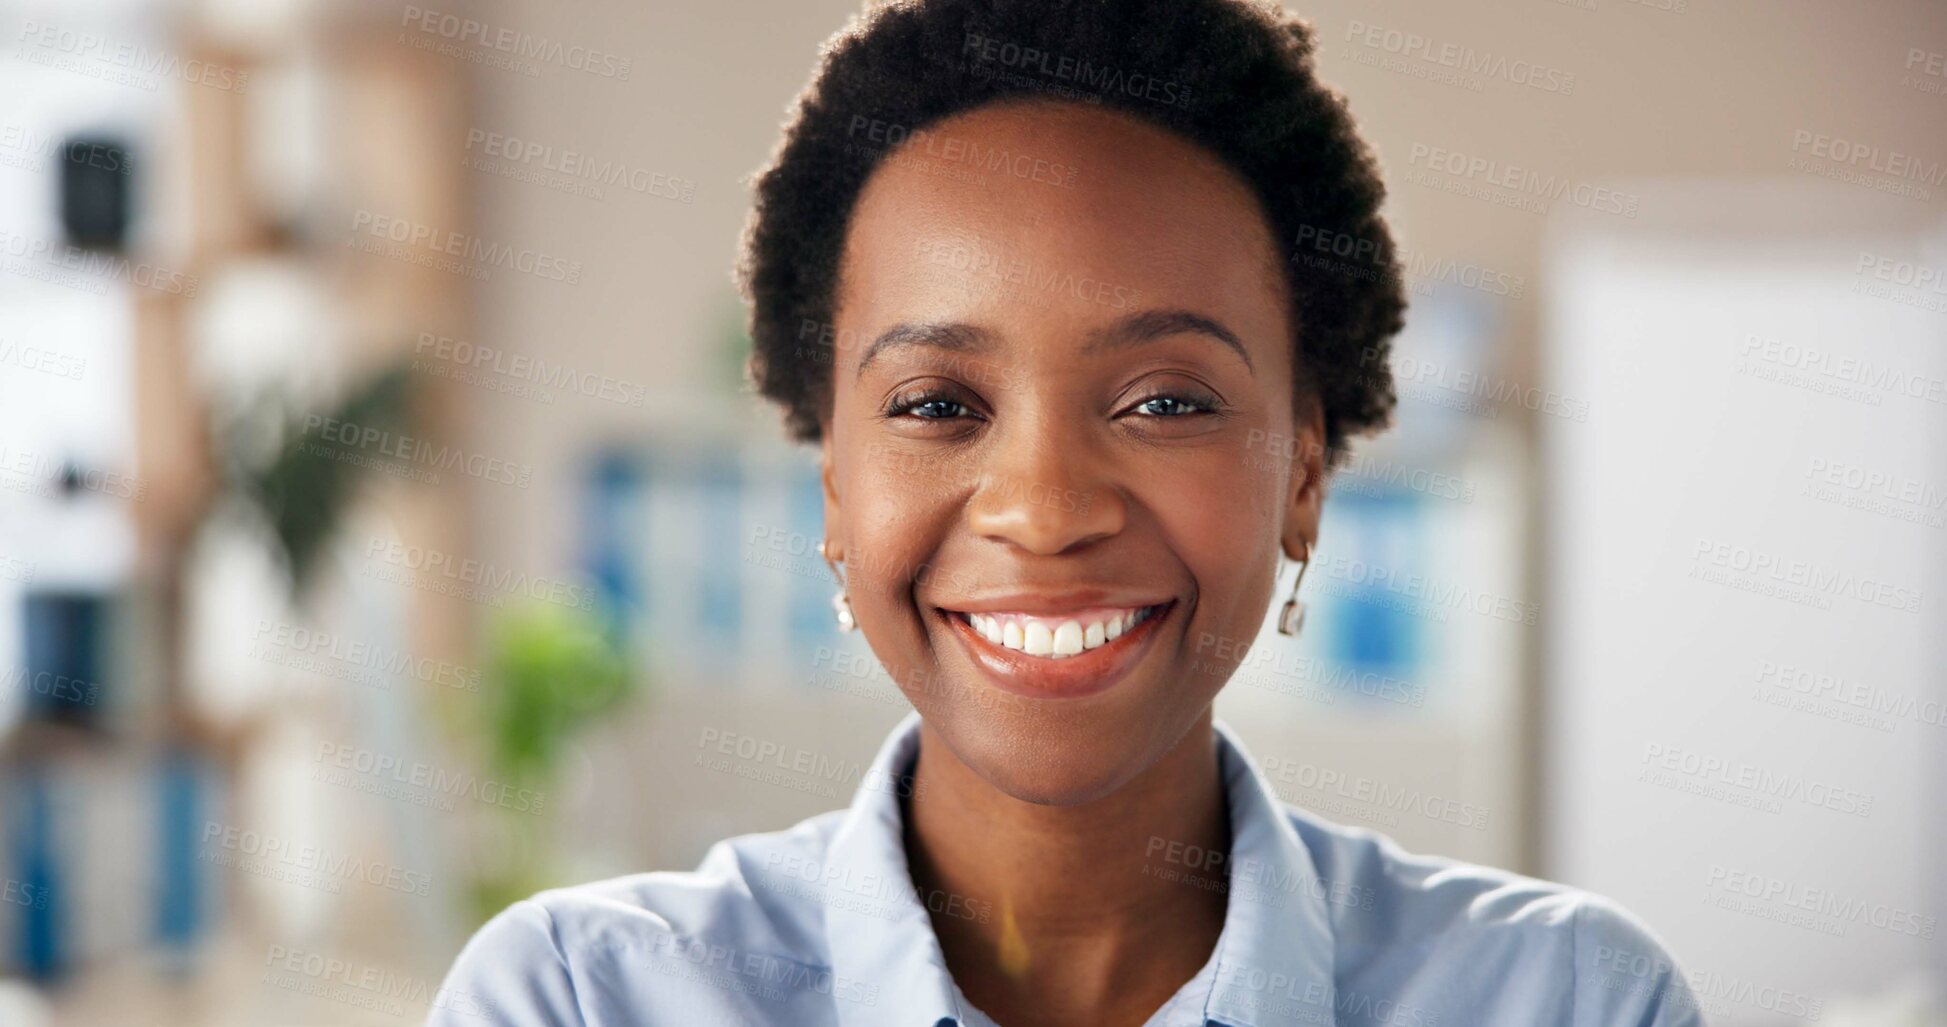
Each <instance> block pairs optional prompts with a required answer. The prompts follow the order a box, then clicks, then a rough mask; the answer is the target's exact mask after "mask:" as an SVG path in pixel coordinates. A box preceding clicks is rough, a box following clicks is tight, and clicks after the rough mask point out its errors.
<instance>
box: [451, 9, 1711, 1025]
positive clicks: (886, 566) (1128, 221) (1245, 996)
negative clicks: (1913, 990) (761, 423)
mask: <svg viewBox="0 0 1947 1027" xmlns="http://www.w3.org/2000/svg"><path fill="white" fill-rule="evenodd" d="M1312 47H1313V37H1312V34H1311V31H1310V29H1309V28H1308V27H1307V26H1305V25H1304V24H1302V23H1300V22H1298V21H1296V20H1294V19H1292V18H1290V17H1289V16H1287V15H1285V14H1284V13H1282V12H1281V11H1280V10H1278V9H1276V8H1275V7H1265V6H1260V5H1258V4H1255V3H1250V2H1248V0H1072V2H1066V3H1058V2H1051V0H908V2H903V3H895V4H887V5H884V6H881V7H879V8H877V9H875V10H872V11H869V12H868V13H867V14H866V15H865V16H864V17H863V18H862V19H861V20H860V21H859V22H857V23H855V24H854V25H853V26H852V27H850V28H849V29H848V30H847V31H846V32H845V33H843V34H842V35H841V36H840V38H838V39H837V40H836V41H835V44H834V45H833V46H831V47H829V48H828V49H827V51H826V56H825V60H824V64H823V67H822V69H821V71H820V72H819V74H818V76H817V78H816V79H815V80H814V82H813V83H812V85H811V86H810V87H809V88H808V89H807V90H806V92H805V94H804V96H803V97H802V99H801V101H800V105H799V108H798V112H797V116H796V119H795V121H794V122H793V123H792V124H791V125H790V127H789V128H788V129H787V132H786V137H785V140H784V143H783V145H782V146H781V148H780V149H779V150H778V151H777V153H776V155H775V157H774V159H773V162H772V164H771V166H770V167H769V168H768V169H767V170H766V171H765V172H764V174H763V176H762V177H761V179H759V181H758V187H757V192H758V202H757V209H756V212H755V216H754V218H753V220H752V224H751V228H750V231H749V234H748V238H747V240H746V254H745V260H744V265H743V267H742V280H743V283H744V285H745V288H746V290H747V292H748V294H749V297H750V299H751V302H752V306H753V322H752V335H753V338H754V340H755V343H756V350H755V354H754V356H753V360H752V371H753V375H754V377H755V379H756V381H757V383H758V385H759V387H760V389H761V391H762V392H763V393H764V395H766V396H767V397H769V398H771V399H772V400H774V401H776V402H777V403H779V404H780V405H781V406H782V408H783V411H784V413H785V418H786V422H787V424H788V426H789V428H790V430H791V431H792V433H793V434H794V435H795V436H796V437H797V438H799V439H802V440H805V441H808V442H816V443H818V444H819V445H820V446H821V449H822V461H823V463H822V466H823V483H824V495H825V518H826V536H827V538H826V550H825V555H826V557H827V559H828V560H830V561H831V563H832V565H833V568H834V570H835V572H837V573H838V574H839V575H840V580H841V583H842V586H843V588H842V591H841V592H840V594H839V596H838V597H837V599H836V606H837V614H838V619H839V622H840V626H841V627H844V628H847V629H849V628H850V627H851V626H852V625H853V624H854V623H855V624H856V625H857V626H858V627H859V628H860V629H862V630H863V631H864V634H865V638H866V640H867V641H868V642H869V643H870V645H871V647H872V649H873V652H874V653H875V654H876V655H877V656H878V658H879V659H880V661H881V662H882V663H883V664H884V666H885V668H886V670H887V671H888V672H889V673H890V674H891V676H892V677H893V678H894V679H895V680H896V681H898V682H900V684H901V687H902V689H903V690H904V691H905V693H906V695H907V696H908V698H909V699H910V700H911V701H912V704H913V706H914V707H915V711H916V712H915V713H914V714H913V715H911V716H909V717H908V718H907V720H906V721H905V722H904V723H902V724H901V725H900V727H899V728H898V729H897V730H896V731H895V732H894V733H893V735H892V736H891V737H890V738H889V739H888V740H887V742H886V744H885V746H884V747H883V748H882V750H881V751H880V753H879V756H878V758H877V760H876V761H875V762H874V763H873V765H872V769H871V770H870V771H868V772H867V773H866V774H864V775H863V779H862V782H861V786H860V788H859V790H858V794H857V797H856V799H855V800H854V802H853V804H852V806H851V808H850V809H847V810H842V811H835V812H833V813H829V814H825V815H823V816H819V817H815V818H812V819H811V820H808V821H805V822H804V823H802V824H799V825H798V826H797V827H795V828H792V829H791V830H789V831H783V832H778V833H773V834H763V835H753V836H746V837H741V838H734V839H730V840H728V841H725V842H721V843H719V844H718V845H717V846H715V847H714V848H713V849H712V850H711V851H710V853H709V854H708V855H707V856H706V857H705V859H704V861H703V863H702V865H701V866H700V867H699V868H698V869H697V871H695V872H694V873H653V874H643V875H636V876H632V877H627V878H622V879H618V880H615V881H609V882H603V883H598V884H592V885H585V886H582V887H578V888H568V889H562V890H557V891H550V892H546V893H543V894H541V895H539V896H536V897H535V898H533V899H531V900H528V901H525V902H521V903H517V904H516V905H515V906H513V907H512V908H510V909H508V910H507V911H506V912H504V913H502V914H501V915H500V916H499V917H497V918H495V919H494V920H493V921H492V922H491V923H489V924H488V925H487V926H486V927H484V928H483V929H482V930H481V931H480V933H479V934H478V935H477V936H476V937H475V938H474V939H473V941H472V942H471V943H470V944H469V945H468V946H467V948H466V950H465V951H464V952H463V953H462V954H461V956H460V958H459V960H458V962H457V964H456V965H455V967H454V969H453V971H452V975H451V977H450V979H449V981H448V986H447V989H446V990H445V991H443V992H442V1003H441V1004H442V1006H443V1007H446V1006H450V1007H451V1008H453V1009H455V1010H458V1009H461V1008H462V1007H464V1008H465V1009H466V1010H467V1011H469V1012H471V1013H475V1014H478V1016H474V1017H461V1016H459V1015H457V1013H455V1014H454V1015H452V1016H450V1017H449V1018H448V1019H449V1020H450V1021H451V1022H456V1023H457V1022H463V1021H465V1020H473V1019H477V1018H479V1017H481V1016H483V1017H485V1018H486V1019H488V1020H489V1021H492V1022H505V1023H521V1024H529V1023H532V1024H541V1023H550V1024H552V1023H589V1024H603V1025H621V1024H672V1025H685V1027H686V1025H689V1024H703V1023H759V1024H789V1025H817V1024H841V1023H842V1024H886V1025H891V1024H902V1025H921V1024H924V1025H933V1024H948V1023H950V1024H966V1025H985V1024H989V1023H1000V1024H1006V1025H1008V1027H1018V1025H1038V1024H1063V1025H1071V1024H1108V1025H1125V1024H1126V1025H1136V1024H1157V1025H1161V1024H1170V1025H1174V1024H1204V1023H1220V1024H1236V1025H1246V1024H1248V1025H1269V1024H1285V1023H1307V1024H1316V1023H1340V1024H1388V1025H1397V1027H1430V1025H1434V1024H1454V1025H1459V1024H1567V1023H1575V1024H1630V1025H1639V1024H1689V1023H1696V1022H1699V1019H1698V1016H1697V1012H1696V1008H1695V1005H1694V1002H1693V1001H1692V1000H1691V998H1690V993H1689V991H1688V990H1687V988H1686V986H1685V984H1684V981H1683V979H1682V976H1681V974H1680V973H1679V972H1678V971H1677V970H1676V969H1675V968H1674V967H1673V965H1672V962H1671V960H1670V958H1669V957H1668V956H1667V955H1666V954H1665V953H1664V951H1663V949H1662V947H1661V946H1660V945H1659V944H1658V943H1657V942H1656V941H1655V940H1654V939H1653V937H1652V936H1651V935H1650V934H1649V933H1648V932H1647V931H1646V930H1645V929H1644V928H1643V927H1641V926H1640V925H1639V924H1638V923H1636V922H1635V921H1634V920H1633V919H1631V918H1630V917H1629V915H1628V914H1626V913H1624V912H1622V911H1620V910H1619V909H1617V907H1615V906H1613V905H1611V904H1608V903H1606V902H1604V901H1602V900H1600V899H1597V898H1595V897H1593V896H1590V895H1587V894H1583V893H1579V892H1576V891H1573V890H1570V889H1567V888H1563V887H1560V886H1556V885H1552V884H1547V883H1544V882H1539V881H1534V880H1530V879H1526V878H1521V877H1516V876H1513V875H1510V874H1506V873H1503V872H1500V871H1496V870H1490V869H1485V868H1481V867H1474V866H1467V865H1464V864H1457V863H1454V862H1451V861H1446V860H1440V859H1433V858H1426V857H1420V856H1413V855H1408V854H1406V853H1403V852H1402V851H1400V850H1399V849H1398V848H1397V847H1396V846H1394V845H1393V844H1392V843H1391V842H1389V841H1387V840H1386V839H1384V838H1381V837H1379V836H1377V835H1374V834H1372V833H1370V832H1366V831H1361V830H1354V829H1347V828H1342V827H1338V826H1335V825H1332V824H1329V823H1326V822H1323V821H1320V820H1318V819H1316V818H1314V817H1312V816H1310V815H1307V814H1305V813H1302V812H1299V811H1296V810H1293V809H1290V808H1288V807H1285V806H1283V805H1282V804H1280V803H1279V802H1278V800H1277V799H1276V797H1275V796H1274V794H1273V793H1272V791H1271V789H1270V787H1269V785H1268V784H1267V782H1266V781H1265V780H1264V779H1263V778H1262V777H1261V776H1260V775H1259V773H1258V772H1257V771H1256V769H1255V768H1254V767H1253V766H1252V762H1251V759H1250V757H1249V755H1248V754H1247V753H1245V752H1244V750H1243V748H1242V747H1241V746H1240V745H1239V744H1238V742H1237V740H1236V738H1235V737H1234V736H1233V735H1232V734H1231V733H1230V731H1229V730H1228V729H1227V728H1226V727H1224V726H1223V725H1221V724H1219V723H1216V722H1214V721H1213V719H1212V714H1211V702H1212V700H1213V699H1214V697H1215V696H1216V694H1217V691H1218V690H1219V689H1220V688H1222V687H1223V685H1224V683H1225V681H1226V680H1227V679H1228V678H1229V676H1230V674H1231V672H1232V671H1233V670H1234V669H1235V668H1236V666H1237V663H1238V661H1239V660H1240V659H1241V658H1242V656H1243V655H1244V646H1245V645H1246V644H1248V642H1249V641H1250V640H1251V639H1253V638H1255V637H1256V635H1257V632H1258V627H1259V625H1260V624H1261V622H1262V621H1263V618H1264V617H1265V615H1266V612H1267V609H1268V607H1269V604H1270V602H1271V601H1272V598H1273V595H1272V593H1273V588H1274V585H1275V583H1276V575H1277V572H1278V569H1279V557H1280V554H1282V555H1283V556H1284V557H1287V558H1289V559H1291V560H1292V561H1297V562H1299V563H1300V564H1302V562H1303V561H1306V560H1308V559H1309V557H1310V555H1311V551H1312V547H1313V545H1314V544H1315V543H1316V541H1317V539H1318V534H1319V511H1320V504H1321V500H1322V497H1323V489H1324V482H1325V476H1326V472H1327V470H1328V469H1329V468H1330V467H1331V466H1332V464H1333V461H1334V460H1336V459H1337V458H1338V457H1339V456H1340V455H1341V454H1342V453H1343V452H1344V450H1345V446H1346V443H1347V440H1348V438H1349V437H1350V436H1352V435H1354V434H1357V433H1361V432H1365V431H1369V430H1372V429H1375V428H1378V427H1380V426H1382V425H1383V424H1384V422H1385V421H1386V420H1387V418H1388V416H1389V412H1390V409H1391V407H1392V404H1393V393H1392V383H1391V380H1390V377H1389V375H1388V373H1387V370H1386V368H1387V364H1386V359H1385V357H1386V351H1387V345H1388V341H1389V340H1390V338H1391V337H1392V336H1393V335H1394V334H1395V333H1396V332H1397V331H1398V329H1399V327H1400V325H1401V315H1402V311H1403V308H1404V302H1403V298H1402V289H1401V279H1400V272H1399V268H1398V265H1397V263H1396V261H1395V259H1394V256H1393V252H1392V246H1391V240H1390V237H1389V235H1388V232H1387V229H1386V226H1385V224H1384V222H1383V221H1382V220H1381V219H1380V217H1379V213H1378V210H1379V205H1380V200H1381V197H1382V195H1383V188H1382V186H1381V183H1380V180H1379V177H1378V174H1377V170H1376V166H1375V162H1374V160H1373V158H1372V156H1371V154H1370V153H1369V151H1368V150H1367V148H1366V147H1365V146H1364V144H1363V143H1362V142H1361V141H1360V140H1359V138H1358V137H1357V135H1356V134H1355V132H1354V129H1353V125H1352V121H1351V119H1350V117H1349V116H1348V114H1347V113H1346V111H1345V108H1344V106H1343V104H1342V102H1341V101H1340V100H1339V99H1338V97H1337V96H1336V95H1335V94H1333V93H1331V92H1329V91H1328V90H1327V89H1325V88H1324V87H1323V86H1321V85H1320V84H1319V83H1318V82H1317V81H1316V79H1315V78H1314V77H1313V66H1312V59H1311V54H1312ZM1317 240H1328V241H1329V242H1330V246H1331V252H1332V253H1333V254H1335V255H1336V256H1335V257H1334V259H1333V261H1330V262H1326V263H1324V264H1321V263H1320V262H1318V261H1315V260H1311V261H1300V260H1298V259H1297V258H1298V255H1299V247H1300V246H1301V245H1302V244H1305V243H1307V242H1308V241H1309V242H1315V241H1317ZM1301 621H1302V607H1300V606H1298V605H1297V597H1296V590H1295V588H1294V592H1293V599H1292V601H1290V602H1288V603H1287V604H1286V605H1285V607H1284V609H1283V611H1282V616H1281V623H1280V626H1281V629H1283V630H1286V631H1287V632H1288V633H1291V632H1295V631H1296V630H1297V629H1298V628H1299V626H1300V622H1301ZM436 1019H437V1017H436Z"/></svg>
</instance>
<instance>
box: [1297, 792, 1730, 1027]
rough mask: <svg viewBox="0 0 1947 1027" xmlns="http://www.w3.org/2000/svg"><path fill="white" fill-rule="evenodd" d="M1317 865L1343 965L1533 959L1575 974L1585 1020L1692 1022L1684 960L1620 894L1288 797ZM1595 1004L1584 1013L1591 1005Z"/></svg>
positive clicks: (1473, 966) (1457, 964) (1371, 971)
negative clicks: (1358, 821) (1406, 839)
mask: <svg viewBox="0 0 1947 1027" xmlns="http://www.w3.org/2000/svg"><path fill="white" fill-rule="evenodd" d="M1284 811H1285V814H1286V816H1287V817H1288V818H1289V820H1290V821H1291V824H1292V827H1293V828H1294V829H1295V830H1296V831H1297V833H1298V835H1299V837H1300V839H1301V840H1302V841H1303V842H1304V843H1305V847H1306V849H1307V851H1308V852H1309V854H1310V855H1311V858H1312V861H1313V863H1314V864H1315V866H1316V869H1317V872H1318V876H1319V880H1320V883H1321V886H1322V893H1323V894H1325V895H1327V896H1328V897H1329V902H1328V909H1329V910H1330V914H1329V915H1330V916H1331V919H1332V924H1333V932H1334V934H1335V936H1336V941H1337V955H1338V965H1339V970H1340V972H1341V973H1342V974H1348V975H1352V976H1357V975H1359V974H1361V973H1364V974H1366V975H1367V976H1372V977H1390V976H1393V975H1395V974H1396V973H1398V972H1399V969H1398V968H1399V967H1400V966H1402V965H1406V964H1411V965H1413V966H1419V967H1429V966H1430V967H1441V966H1451V967H1452V968H1453V970H1454V972H1455V974H1456V975H1467V976H1476V975H1479V974H1482V973H1484V972H1485V973H1487V974H1488V975H1489V976H1490V977H1493V976H1501V977H1506V976H1508V975H1519V974H1523V973H1525V972H1529V971H1533V972H1537V973H1546V974H1547V975H1548V977H1550V978H1552V979H1555V980H1559V981H1562V982H1568V983H1569V986H1570V987H1571V989H1572V993H1571V994H1568V995H1565V996H1563V997H1564V999H1565V1000H1567V1001H1571V1002H1573V1003H1574V1004H1575V1006H1576V1007H1577V1016H1578V1018H1577V1019H1576V1020H1575V1022H1577V1023H1582V1022H1590V1023H1609V1022H1613V1021H1612V1018H1610V1017H1607V1016H1602V1015H1590V1014H1594V1013H1596V1012H1597V1011H1598V1010H1617V1011H1619V1010H1625V1009H1627V1010H1632V1011H1634V1012H1635V1013H1637V1014H1641V1013H1648V1014H1650V1015H1648V1016H1646V1017H1644V1018H1642V1019H1640V1020H1634V1021H1630V1022H1642V1023H1650V1022H1655V1023H1690V1022H1694V1021H1693V1020H1692V1019H1691V1018H1692V1017H1695V1016H1696V1007H1695V1000H1694V998H1693V997H1692V996H1691V993H1690V990H1689V987H1688V984H1687V982H1686V980H1685V977H1684V974H1683V971H1682V969H1681V966H1680V964H1679V963H1678V962H1677V960H1676V958H1675V957H1674V956H1673V955H1672V954H1671V953H1670V950H1669V948H1668V947H1667V946H1666V945H1665V944H1664V942H1663V941H1662V939H1661V938H1659V937H1658V936H1657V935H1656V933H1655V932H1654V931H1652V930H1651V929H1650V928H1649V926H1648V925H1647V924H1645V923H1644V922H1643V921H1642V920H1641V919H1640V918H1638V917H1637V916H1636V915H1635V914H1634V913H1632V912H1630V911H1629V910H1628V909H1627V908H1625V907H1624V906H1623V905H1621V904H1620V903H1617V902H1616V901H1614V900H1612V899H1610V898H1608V897H1605V896H1603V895H1599V894H1597V893H1595V892H1591V891H1588V890H1585V889H1582V888H1577V887H1574V886H1571V885H1567V884H1561V883H1558V882H1555V881H1548V880H1543V879H1541V878H1536V877H1529V876H1526V875H1523V874H1517V873H1514V872H1512V871H1508V870H1502V869H1499V868H1496V867H1491V866H1485V865H1481V864H1475V863H1468V862H1465V861H1462V860H1457V859H1451V858H1447V857H1443V856H1431V855H1425V854H1421V853H1414V852H1409V851H1407V850H1406V849H1405V848H1403V847H1402V846H1400V845H1399V843H1397V842H1395V841H1393V840H1392V839H1391V838H1389V837H1387V836H1386V835H1384V834H1381V833H1379V832H1376V831H1373V830H1370V829H1367V828H1361V827H1350V826H1345V825H1340V824H1335V823H1332V822H1330V821H1327V820H1324V819H1321V818H1319V817H1317V816H1314V815H1312V814H1311V813H1308V812H1305V811H1303V810H1299V809H1295V808H1292V807H1290V806H1288V805H1287V806H1285V810H1284ZM1585 1015H1587V1016H1589V1018H1588V1019H1586V1020H1584V1019H1582V1018H1581V1017H1582V1016H1585Z"/></svg>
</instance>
